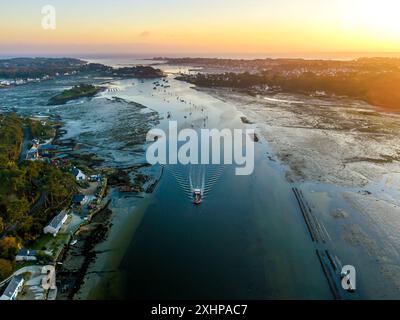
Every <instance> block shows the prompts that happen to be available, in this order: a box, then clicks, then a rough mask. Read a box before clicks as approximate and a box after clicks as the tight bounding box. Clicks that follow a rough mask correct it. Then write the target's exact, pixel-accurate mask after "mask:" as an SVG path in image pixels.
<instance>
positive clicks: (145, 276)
mask: <svg viewBox="0 0 400 320" xmlns="http://www.w3.org/2000/svg"><path fill="white" fill-rule="evenodd" d="M124 63H126V61H124ZM113 64H114V65H120V64H121V63H119V62H118V61H115V62H114V63H113ZM162 68H163V69H164V70H165V71H166V72H167V73H168V77H167V78H166V81H162V80H159V83H160V84H163V86H161V85H160V86H157V85H156V84H155V80H138V79H125V80H115V79H111V78H96V77H90V76H89V77H83V76H71V77H64V78H59V79H57V80H51V81H47V82H42V83H37V84H28V85H24V86H19V87H16V88H12V89H4V90H1V91H0V108H1V110H2V111H16V112H18V113H19V114H21V115H25V116H32V115H41V116H46V115H47V116H54V115H59V116H60V118H61V120H62V121H63V123H64V129H65V130H67V133H66V135H65V136H64V137H63V138H64V139H73V140H75V141H76V142H77V144H78V146H79V150H80V151H81V152H82V153H85V152H87V153H95V154H96V155H98V156H99V157H101V158H102V159H103V160H104V162H103V163H102V164H101V165H99V166H100V167H117V168H129V167H131V166H134V165H137V164H142V163H144V162H145V161H146V159H145V150H146V148H147V147H148V144H145V143H143V139H144V136H145V133H146V132H147V131H148V130H150V129H151V128H161V129H164V130H167V129H168V124H169V121H170V120H173V121H177V123H178V129H183V128H193V129H195V130H199V129H201V128H210V129H214V128H216V129H225V128H228V129H245V128H253V127H255V125H252V124H244V123H243V121H242V119H241V117H242V116H243V115H242V114H240V113H239V112H238V111H237V110H236V109H235V108H234V106H232V105H231V104H229V103H227V102H226V101H224V100H223V99H218V98H216V97H215V96H212V95H210V94H208V93H207V92H205V91H199V90H197V89H195V88H193V87H192V86H191V85H190V84H188V83H186V82H181V81H178V80H175V79H174V77H175V75H176V74H177V73H179V72H188V69H186V68H184V67H182V68H178V67H168V66H162ZM81 82H86V83H94V84H102V85H104V86H106V87H107V90H106V91H104V92H102V93H101V94H99V95H98V96H96V97H95V98H93V99H91V100H88V99H81V100H77V101H73V102H69V103H68V104H66V105H63V106H46V103H47V101H48V99H49V98H50V97H51V96H53V95H55V94H56V93H58V92H61V91H62V90H63V89H66V88H69V87H71V86H72V85H74V84H77V83H81ZM259 138H260V140H259V141H258V142H256V143H255V168H254V173H253V174H251V175H249V176H237V175H236V174H235V169H236V165H197V166H187V165H186V166H185V165H179V164H177V165H165V166H160V165H154V166H152V167H151V168H149V169H148V171H149V172H150V173H152V174H153V175H155V176H160V177H161V178H160V181H159V183H158V185H157V187H156V188H155V190H154V192H153V193H152V194H145V195H140V196H137V195H135V194H126V193H125V194H122V193H120V192H119V191H118V190H116V189H111V190H110V193H111V199H112V201H111V203H110V207H109V208H110V209H111V210H112V212H113V215H112V227H111V229H110V232H109V235H108V237H107V239H106V240H105V241H104V242H102V243H100V244H98V245H97V246H96V252H97V258H96V260H95V261H94V262H93V263H92V264H91V265H90V266H89V270H88V272H87V274H86V276H85V279H84V283H83V284H82V286H81V289H80V291H79V292H78V293H77V295H76V296H75V298H76V299H332V298H334V295H333V294H332V288H331V286H330V284H329V282H328V281H327V276H326V270H325V273H324V269H323V268H322V267H321V262H320V260H319V258H318V255H317V254H316V250H322V251H325V250H327V249H329V250H330V252H331V254H332V256H335V255H336V254H338V255H339V256H341V258H346V259H350V258H352V257H354V259H356V261H358V262H360V264H361V263H362V262H365V261H367V262H368V263H366V264H365V267H366V268H367V269H366V270H369V271H371V272H375V271H374V270H376V267H375V264H374V263H373V262H372V261H368V259H367V260H366V259H365V258H363V257H358V256H357V255H354V252H355V251H354V250H353V249H351V248H350V249H349V247H348V246H342V247H340V246H335V244H334V243H332V244H329V245H325V244H316V243H315V242H313V241H312V238H311V237H310V232H309V230H308V228H307V224H306V222H305V219H304V217H303V215H302V211H301V210H300V207H299V203H298V201H297V200H296V197H295V195H294V193H293V190H292V188H293V187H298V186H296V185H294V184H291V183H289V182H288V181H287V179H286V177H285V174H286V171H287V168H286V167H285V166H284V165H282V164H281V163H280V162H279V161H277V160H276V157H275V156H274V154H273V152H272V150H271V149H270V148H269V146H268V143H267V142H266V141H264V140H263V139H262V137H259ZM193 188H201V189H202V190H203V192H204V201H203V203H202V204H201V205H200V206H194V205H193V203H192V199H191V193H192V191H193ZM324 188H325V189H327V190H324ZM316 189H317V190H319V191H320V192H319V193H318V194H317V195H318V196H319V197H318V198H315V197H314V200H315V203H316V207H317V208H319V209H321V211H324V212H325V213H326V212H329V210H331V209H332V208H331V206H332V201H333V202H334V201H340V200H338V199H328V197H327V196H326V197H325V196H324V195H325V194H326V193H324V192H325V191H327V192H328V191H329V192H331V191H332V190H333V187H332V186H319V185H315V184H312V183H309V184H307V185H305V186H304V192H305V193H307V192H309V193H311V191H312V190H316ZM335 205H336V206H337V205H338V203H336V204H335ZM323 222H324V219H322V218H321V220H320V221H319V223H320V224H321V225H322V228H325V227H324V226H323ZM327 229H328V233H329V232H332V230H333V229H332V228H330V227H329V226H327ZM327 238H329V236H328V237H327ZM335 249H339V251H340V252H337V251H335ZM360 256H361V255H360ZM359 279H360V280H361V283H362V284H363V285H365V286H366V287H369V291H368V292H369V293H368V294H367V296H374V294H373V292H374V290H373V288H376V284H377V283H382V286H385V282H383V281H381V278H379V276H378V275H377V276H376V277H375V278H374V279H373V280H371V279H369V278H368V276H367V275H365V274H364V275H363V274H360V276H359ZM335 281H336V285H338V286H339V282H340V280H338V279H336V280H335ZM365 292H367V291H364V290H362V287H361V289H360V290H358V291H357V293H356V294H354V295H353V296H352V297H355V298H362V297H365V294H366V293H365Z"/></svg>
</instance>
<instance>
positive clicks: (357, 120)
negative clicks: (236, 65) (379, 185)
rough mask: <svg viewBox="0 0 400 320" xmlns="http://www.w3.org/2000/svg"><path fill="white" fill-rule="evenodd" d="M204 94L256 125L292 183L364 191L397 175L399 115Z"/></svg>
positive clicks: (305, 101)
mask: <svg viewBox="0 0 400 320" xmlns="http://www.w3.org/2000/svg"><path fill="white" fill-rule="evenodd" d="M208 91H210V92H213V94H216V95H218V96H219V97H222V98H223V99H226V100H227V101H229V102H230V103H233V104H235V106H236V107H237V108H238V109H239V110H240V111H241V112H243V113H244V114H245V116H246V117H247V118H248V120H249V121H251V122H255V123H257V128H258V130H259V131H260V133H261V134H262V135H263V136H264V137H265V138H266V139H267V141H268V143H269V144H270V146H271V147H272V148H273V149H274V150H275V151H276V154H277V156H278V157H279V159H280V160H281V161H282V162H284V163H285V164H287V165H289V166H290V168H291V172H290V173H289V174H288V175H289V176H288V178H289V179H290V180H292V181H306V180H313V181H320V182H323V183H334V184H337V185H343V186H366V185H368V184H370V183H372V182H378V181H379V180H380V179H381V177H382V176H383V175H384V174H385V173H389V172H400V162H399V161H398V160H400V137H399V135H398V132H399V130H400V115H397V114H384V113H379V112H377V111H374V110H373V109H372V108H371V107H370V106H368V105H366V104H364V103H362V102H355V101H348V100H340V99H338V100H328V99H326V100H325V99H324V100H322V99H315V98H310V97H307V96H292V95H284V94H279V95H275V96H274V97H258V98H254V97H251V96H249V95H245V94H241V93H235V92H232V91H227V90H208Z"/></svg>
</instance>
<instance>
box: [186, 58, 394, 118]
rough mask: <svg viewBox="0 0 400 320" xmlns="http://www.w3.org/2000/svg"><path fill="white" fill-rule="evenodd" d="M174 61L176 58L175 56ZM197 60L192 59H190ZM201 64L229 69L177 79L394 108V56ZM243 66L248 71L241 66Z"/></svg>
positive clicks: (225, 61)
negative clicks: (333, 98) (352, 100)
mask: <svg viewBox="0 0 400 320" xmlns="http://www.w3.org/2000/svg"><path fill="white" fill-rule="evenodd" d="M179 61H180V60H179ZM196 61H197V60H196ZM197 63H199V65H201V66H203V67H204V68H210V67H214V68H217V69H221V70H222V69H223V68H224V66H225V68H227V69H228V70H235V72H232V71H231V72H223V73H217V74H216V73H210V74H208V73H198V74H196V75H181V76H180V77H179V79H181V80H185V81H188V82H190V83H193V84H196V85H198V86H204V87H229V88H235V89H243V90H247V91H248V92H250V93H276V92H281V91H282V92H292V93H305V94H315V93H318V94H319V95H324V96H345V97H349V98H352V99H358V100H363V101H365V102H367V103H370V104H372V105H374V106H377V107H382V108H385V109H387V110H391V111H400V59H394V58H371V59H359V60H355V61H320V60H314V61H313V60H310V61H307V60H301V59H298V60H290V59H281V60H279V59H278V60H272V59H266V60H251V61H243V60H236V61H235V60H219V59H210V60H207V59H201V60H200V61H197ZM245 68H247V70H251V71H243V70H244V69H245Z"/></svg>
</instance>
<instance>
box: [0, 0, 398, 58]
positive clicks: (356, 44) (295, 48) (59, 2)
mask: <svg viewBox="0 0 400 320" xmlns="http://www.w3.org/2000/svg"><path fill="white" fill-rule="evenodd" d="M45 5H52V6H53V7H54V8H55V9H56V21H57V28H56V29H55V30H44V29H43V28H42V26H41V21H42V18H43V14H42V13H41V9H42V7H43V6H45ZM399 11H400V3H399V2H398V1H396V0H381V1H375V0H281V1H277V0H246V1H241V0H229V1H223V0H214V1H210V0H204V1H194V0H186V1H179V0H155V1H151V2H145V1H128V0H119V1H117V2H116V1H110V0H99V1H96V2H94V1H85V3H83V1H79V2H78V1H66V0H52V1H46V2H44V1H30V2H26V1H21V0H15V1H12V2H11V1H2V2H1V3H0V55H2V56H4V55H46V54H48V55H73V54H75V55H93V54H104V55H106V54H125V55H129V54H135V55H185V54H186V55H199V56H212V55H215V56H219V55H225V56H234V55H237V56H248V57H252V56H253V57H260V56H262V55H267V54H270V55H272V56H273V55H276V56H279V55H282V56H285V54H286V55H288V56H289V55H293V54H295V53H298V54H299V55H300V54H301V53H303V54H304V55H306V54H307V53H317V54H316V56H318V53H328V52H343V53H351V52H360V53H361V52H374V53H379V52H384V53H395V52H400V19H398V17H397V16H398V12H399Z"/></svg>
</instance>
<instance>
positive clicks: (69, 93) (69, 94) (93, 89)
mask: <svg viewBox="0 0 400 320" xmlns="http://www.w3.org/2000/svg"><path fill="white" fill-rule="evenodd" d="M102 90H104V89H103V88H102V87H98V86H93V85H91V84H79V85H76V86H74V87H72V88H71V89H68V90H64V91H63V92H62V93H60V94H58V95H56V96H54V97H52V98H51V99H50V100H49V102H48V105H59V104H65V103H67V102H68V101H70V100H75V99H80V98H85V97H93V96H95V95H96V94H98V93H99V92H100V91H102Z"/></svg>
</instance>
